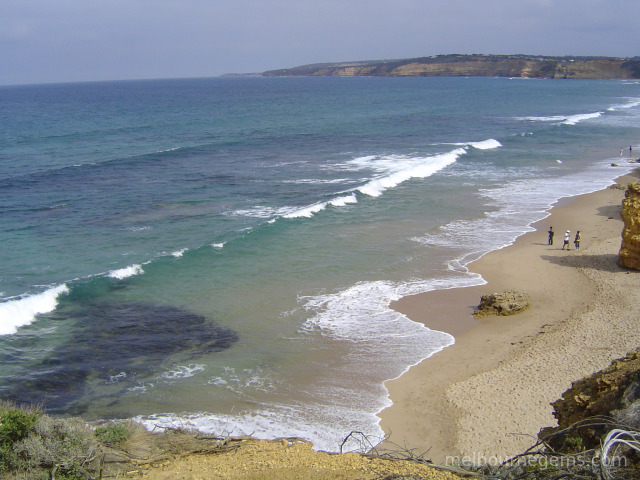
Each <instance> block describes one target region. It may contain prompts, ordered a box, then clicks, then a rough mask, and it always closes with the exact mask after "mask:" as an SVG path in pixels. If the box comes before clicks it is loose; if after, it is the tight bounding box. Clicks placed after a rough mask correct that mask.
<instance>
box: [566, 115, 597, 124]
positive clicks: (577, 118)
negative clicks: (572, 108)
mask: <svg viewBox="0 0 640 480" xmlns="http://www.w3.org/2000/svg"><path fill="white" fill-rule="evenodd" d="M602 113H603V112H594V113H583V114H579V115H571V116H569V117H567V119H566V120H565V121H564V122H562V124H563V125H576V124H577V123H580V122H582V121H583V120H591V119H592V118H598V117H599V116H600V115H602Z"/></svg>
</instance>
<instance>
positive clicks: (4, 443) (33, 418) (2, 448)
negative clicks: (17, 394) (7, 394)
mask: <svg viewBox="0 0 640 480" xmlns="http://www.w3.org/2000/svg"><path fill="white" fill-rule="evenodd" d="M39 415H40V414H39V413H38V411H36V410H25V409H20V408H17V407H14V406H8V405H2V404H0V473H1V472H7V471H10V470H16V469H18V468H20V467H21V466H22V459H21V458H20V456H19V455H18V454H17V453H16V452H15V451H14V445H15V444H16V443H17V442H20V441H21V440H23V439H24V438H26V437H27V436H28V435H29V433H30V432H31V431H32V430H33V428H34V427H35V425H36V422H37V420H38V417H39Z"/></svg>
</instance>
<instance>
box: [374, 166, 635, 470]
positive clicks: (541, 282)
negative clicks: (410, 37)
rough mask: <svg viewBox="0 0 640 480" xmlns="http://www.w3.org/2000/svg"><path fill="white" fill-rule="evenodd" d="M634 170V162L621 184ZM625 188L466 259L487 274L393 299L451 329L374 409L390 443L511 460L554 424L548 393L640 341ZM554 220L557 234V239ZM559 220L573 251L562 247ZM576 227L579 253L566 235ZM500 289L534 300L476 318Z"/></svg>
mask: <svg viewBox="0 0 640 480" xmlns="http://www.w3.org/2000/svg"><path fill="white" fill-rule="evenodd" d="M639 177H640V171H639V170H634V171H633V172H631V173H630V174H628V175H623V176H621V177H619V178H618V183H620V184H623V185H626V184H627V183H630V182H632V181H635V180H637V179H638V178H639ZM624 194H625V190H622V189H615V188H606V189H603V190H599V191H596V192H592V193H588V194H584V195H579V196H576V197H570V198H564V199H561V200H559V201H558V202H556V204H555V205H554V206H553V207H552V208H551V209H550V211H549V216H547V217H546V218H544V219H542V220H540V221H538V222H535V223H534V224H532V225H531V226H532V228H534V231H532V232H529V233H526V234H524V235H522V236H520V237H519V238H518V239H517V240H516V241H515V242H514V243H513V244H512V245H510V246H507V247H505V248H502V249H500V250H496V251H493V252H490V253H488V254H486V255H484V256H483V257H481V258H480V259H478V260H476V261H474V262H472V263H471V264H469V265H468V266H467V268H468V269H469V271H470V272H474V273H480V274H481V275H482V277H483V278H484V279H485V280H486V282H487V283H486V284H484V285H479V286H473V287H465V288H456V289H451V290H440V291H433V292H427V293H423V294H419V295H414V296H409V297H404V298H402V299H400V300H399V301H397V302H394V304H392V308H394V309H396V310H397V311H399V312H401V313H403V314H405V315H407V316H408V317H409V318H411V319H412V320H414V321H417V322H421V323H424V324H425V325H426V326H428V327H429V328H431V329H434V330H440V331H445V332H447V333H450V334H452V335H453V336H454V337H455V344H454V345H452V346H450V347H447V348H445V349H444V350H442V351H441V352H439V353H437V354H435V355H433V356H432V357H430V358H428V359H425V360H423V361H422V362H421V363H419V364H418V365H416V366H414V367H412V368H411V369H410V370H409V371H408V372H406V373H405V374H404V375H402V376H401V377H399V378H398V379H394V380H391V381H388V382H386V384H385V386H386V387H387V389H388V391H389V395H390V398H391V401H392V402H393V404H392V405H391V406H390V407H388V408H387V409H385V410H383V411H382V412H381V413H380V414H379V416H380V418H381V427H382V428H383V430H384V432H385V434H386V436H387V438H388V440H387V445H388V446H389V448H394V447H397V446H402V447H403V448H412V449H416V451H418V450H419V451H421V452H426V453H425V457H426V458H430V459H431V460H432V461H434V462H436V463H444V462H446V461H447V457H451V456H461V455H468V456H475V458H480V457H482V458H490V457H494V456H495V457H499V458H505V459H506V458H508V457H509V456H511V455H514V454H517V453H520V452H522V451H524V450H525V449H526V448H528V447H529V446H531V445H532V444H534V443H535V436H536V434H537V433H538V431H539V430H540V429H541V428H543V427H546V426H553V425H555V419H554V417H553V415H552V408H551V406H550V402H553V401H555V400H556V399H558V398H560V396H561V394H562V393H563V392H564V391H565V390H566V389H567V388H569V387H570V386H571V382H572V381H575V380H578V379H580V378H582V377H584V376H586V375H589V374H591V373H593V372H595V371H597V370H600V369H602V368H604V367H606V366H608V365H609V363H610V362H611V360H613V359H615V358H618V357H621V356H624V355H625V354H626V353H627V352H628V351H629V350H631V349H632V348H635V347H637V346H638V345H639V344H640V334H638V333H635V332H636V331H638V329H637V328H635V329H633V328H632V325H636V324H635V323H634V322H635V319H634V312H635V313H638V311H639V310H640V309H638V308H637V307H636V305H640V297H639V296H638V294H636V292H637V291H640V289H638V288H637V286H640V280H638V279H637V276H636V275H635V274H633V273H631V274H629V271H628V270H627V269H623V268H621V267H619V266H618V265H617V263H616V262H617V253H618V250H619V248H620V234H621V232H622V228H623V223H622V220H621V218H620V214H619V212H620V208H621V202H622V199H623V198H624ZM549 226H553V227H554V230H555V232H556V234H555V238H554V245H552V246H549V245H547V231H548V229H549ZM566 230H570V232H571V233H570V235H571V238H570V247H571V250H570V251H563V250H561V247H562V240H563V235H564V232H565V231H566ZM576 230H581V232H582V242H581V249H580V251H575V250H574V245H573V237H574V235H575V232H576ZM506 289H515V290H520V291H524V292H526V293H528V294H529V295H530V296H531V301H532V308H530V309H529V310H527V311H525V312H524V313H521V314H519V315H517V316H513V317H489V318H485V319H482V320H478V319H475V318H474V317H473V310H474V308H475V306H476V305H477V304H478V303H479V302H480V297H481V295H483V294H486V293H492V292H499V291H504V290H506ZM634 299H635V300H634ZM635 317H636V318H637V317H638V315H635Z"/></svg>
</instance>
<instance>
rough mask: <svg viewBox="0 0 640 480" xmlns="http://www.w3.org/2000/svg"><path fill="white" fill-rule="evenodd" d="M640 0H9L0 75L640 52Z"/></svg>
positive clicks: (122, 75) (42, 79)
mask: <svg viewBox="0 0 640 480" xmlns="http://www.w3.org/2000/svg"><path fill="white" fill-rule="evenodd" d="M639 21H640V0H226V1H222V0H0V84H22V83H47V82H68V81H83V80H114V79H142V78H174V77H206V76H217V75H221V74H224V73H248V72H262V71H265V70H270V69H276V68H285V67H293V66H297V65H303V64H307V63H317V62H333V61H336V62H337V61H350V60H379V59H395V58H410V57H419V56H427V55H436V54H448V53H494V54H513V53H524V54H540V55H598V56H600V55H602V56H618V57H630V56H636V55H640V27H639V26H638V22H639Z"/></svg>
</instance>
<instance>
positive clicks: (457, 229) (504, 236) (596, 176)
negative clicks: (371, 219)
mask: <svg viewBox="0 0 640 480" xmlns="http://www.w3.org/2000/svg"><path fill="white" fill-rule="evenodd" d="M620 168H623V167H620ZM632 169H633V165H629V166H627V170H629V171H631V170H632ZM621 174H622V173H621V171H620V169H615V170H614V169H612V168H611V167H610V160H605V161H602V162H600V163H598V164H595V165H592V166H590V167H588V168H587V169H585V170H584V171H581V172H579V173H575V174H570V175H567V176H562V177H548V178H536V179H526V180H520V181H516V182H510V183H507V184H506V185H504V186H502V187H498V188H491V189H483V190H481V191H480V194H481V195H482V196H484V197H486V198H487V199H489V205H491V206H494V207H495V208H496V210H494V211H491V212H488V213H486V214H485V215H484V216H482V217H480V218H477V219H473V220H457V221H454V222H451V223H449V224H447V225H444V226H442V227H440V228H438V229H437V231H435V232H431V233H428V234H425V235H423V236H421V237H417V238H413V239H412V240H414V241H417V242H420V243H423V244H425V245H436V246H441V247H449V248H451V249H454V250H455V251H458V252H461V253H460V255H461V257H459V258H456V260H454V261H453V262H452V264H451V268H452V269H456V268H457V267H456V265H460V266H462V267H464V266H466V265H467V264H468V263H470V262H471V261H473V260H475V259H477V258H479V257H480V256H482V255H484V254H485V253H487V252H489V251H492V250H497V249H500V248H503V247H505V246H507V245H510V244H512V243H513V242H514V241H515V240H516V238H518V237H519V236H520V235H522V234H524V233H527V232H530V231H532V230H533V228H532V227H531V226H530V225H531V224H532V223H534V222H536V221H538V220H541V219H543V218H545V217H547V216H548V211H549V209H550V208H551V207H552V205H553V204H554V203H555V202H556V201H557V200H559V199H560V198H562V197H569V196H576V195H582V194H585V193H590V192H594V191H596V190H600V189H603V188H605V187H607V186H608V185H610V184H611V183H613V179H614V178H616V177H618V176H620V175H621ZM559 194H560V195H559ZM567 227H571V229H572V230H576V229H578V230H579V229H580V225H567Z"/></svg>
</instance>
